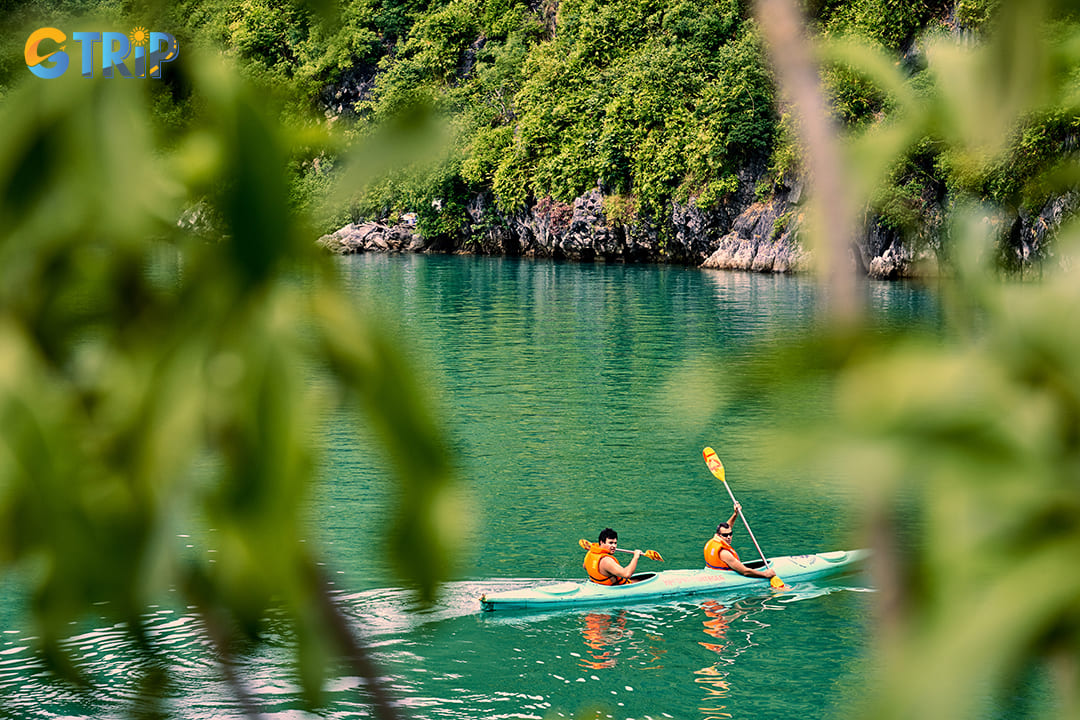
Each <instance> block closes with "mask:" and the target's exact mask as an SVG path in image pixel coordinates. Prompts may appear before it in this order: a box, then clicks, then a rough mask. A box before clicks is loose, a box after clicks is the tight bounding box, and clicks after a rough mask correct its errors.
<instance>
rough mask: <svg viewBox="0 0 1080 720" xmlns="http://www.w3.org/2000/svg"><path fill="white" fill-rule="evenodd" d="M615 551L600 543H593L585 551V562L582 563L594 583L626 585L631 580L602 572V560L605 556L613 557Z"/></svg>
mask: <svg viewBox="0 0 1080 720" xmlns="http://www.w3.org/2000/svg"><path fill="white" fill-rule="evenodd" d="M614 554H615V553H613V552H611V550H609V549H607V548H606V547H605V546H603V545H601V544H600V543H593V544H592V545H590V546H589V552H587V553H585V562H583V563H582V565H583V566H584V567H585V572H586V573H588V574H589V579H590V580H592V581H593V582H594V583H597V584H600V585H625V584H626V583H628V582H630V581H629V580H627V579H626V578H621V577H618V576H616V575H605V574H604V573H602V572H600V561H601V560H603V559H604V558H605V557H611V556H613V555H614Z"/></svg>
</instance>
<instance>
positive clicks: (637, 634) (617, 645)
mask: <svg viewBox="0 0 1080 720" xmlns="http://www.w3.org/2000/svg"><path fill="white" fill-rule="evenodd" d="M631 617H632V619H633V622H631V623H630V624H629V625H628V624H627V619H628V618H631ZM655 622H656V620H655V618H653V617H652V615H650V614H648V613H644V612H640V611H638V612H631V611H629V610H618V611H613V612H590V613H586V614H584V615H582V616H581V635H582V637H583V638H584V639H585V648H586V651H585V655H584V656H581V657H580V658H579V660H578V664H579V665H580V666H581V667H582V668H584V669H586V670H604V669H607V668H613V667H615V665H616V664H618V662H619V661H620V659H621V660H622V661H624V662H626V661H633V662H634V666H635V667H637V668H646V669H658V668H661V667H663V664H662V663H661V662H660V660H661V659H662V658H663V656H664V654H665V653H666V652H667V650H666V649H665V648H664V643H665V641H664V637H663V635H662V634H661V633H660V632H659V631H652V632H650V631H649V627H650V626H651V625H655Z"/></svg>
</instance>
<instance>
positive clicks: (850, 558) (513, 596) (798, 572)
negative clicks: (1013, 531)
mask: <svg viewBox="0 0 1080 720" xmlns="http://www.w3.org/2000/svg"><path fill="white" fill-rule="evenodd" d="M869 554H870V551H869V550H837V551H835V552H827V553H819V554H817V555H786V556H784V557H777V558H770V559H769V566H770V567H772V569H773V570H775V571H776V574H777V575H779V576H780V577H781V578H782V579H783V580H784V582H785V583H787V584H788V585H789V586H790V585H792V584H793V583H796V582H801V581H804V580H816V579H818V578H821V577H826V576H829V575H838V574H841V573H844V572H847V571H850V570H853V569H854V568H855V567H856V565H857V564H858V563H859V562H861V561H862V560H865V559H866V558H867V557H868V556H869ZM746 564H747V566H749V567H761V565H762V563H761V561H760V560H758V561H756V562H749V563H746ZM755 589H760V590H762V591H769V592H772V591H773V589H772V586H770V585H769V581H768V580H765V579H763V578H750V577H746V576H744V575H740V574H738V573H737V572H734V571H731V570H712V569H710V568H704V569H701V570H663V571H660V572H655V573H640V574H637V575H634V582H632V583H630V584H629V585H615V586H611V585H598V584H597V583H594V582H591V581H589V580H579V581H568V582H560V583H555V584H553V585H540V586H537V587H532V588H521V589H519V590H507V591H504V592H496V593H490V594H485V595H481V596H480V609H481V610H518V609H525V608H532V609H540V608H560V607H574V606H578V605H601V604H621V603H631V602H638V601H640V600H659V599H663V598H670V597H677V596H680V595H694V594H700V593H723V592H727V591H729V590H755Z"/></svg>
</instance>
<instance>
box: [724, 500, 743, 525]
mask: <svg viewBox="0 0 1080 720" xmlns="http://www.w3.org/2000/svg"><path fill="white" fill-rule="evenodd" d="M741 509H742V505H740V504H739V503H738V501H736V502H735V508H734V509H733V510H732V511H731V517H729V518H728V521H727V524H728V527H729V528H734V527H735V518H737V517H739V510H741Z"/></svg>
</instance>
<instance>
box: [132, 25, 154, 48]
mask: <svg viewBox="0 0 1080 720" xmlns="http://www.w3.org/2000/svg"><path fill="white" fill-rule="evenodd" d="M128 37H130V38H131V44H132V45H145V44H146V42H147V41H148V40H149V39H150V33H149V32H148V31H147V30H146V28H144V27H142V26H141V25H140V26H139V27H136V28H135V29H134V30H132V31H131V35H129V36H128Z"/></svg>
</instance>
